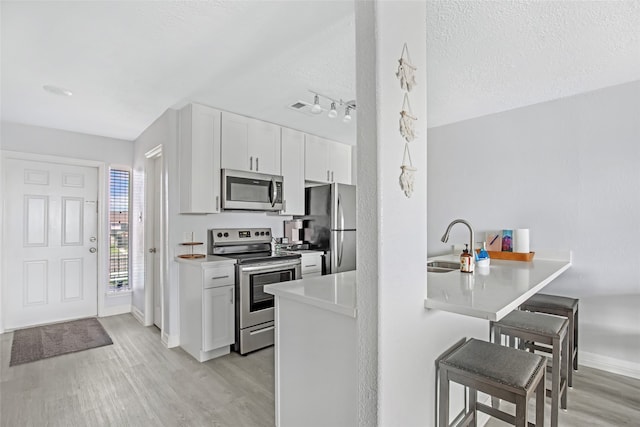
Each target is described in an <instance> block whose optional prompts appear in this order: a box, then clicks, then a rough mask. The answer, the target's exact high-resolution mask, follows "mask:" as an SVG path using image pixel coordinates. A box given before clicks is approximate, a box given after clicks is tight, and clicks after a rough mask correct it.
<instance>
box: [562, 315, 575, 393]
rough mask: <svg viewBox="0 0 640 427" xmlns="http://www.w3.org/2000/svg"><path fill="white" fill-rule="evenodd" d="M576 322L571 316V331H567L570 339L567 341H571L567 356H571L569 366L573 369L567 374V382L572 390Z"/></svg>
mask: <svg viewBox="0 0 640 427" xmlns="http://www.w3.org/2000/svg"><path fill="white" fill-rule="evenodd" d="M574 321H575V318H574V316H569V330H568V331H567V337H568V339H567V341H569V352H568V353H567V355H568V356H569V359H568V360H569V361H570V363H569V366H571V369H569V372H568V373H567V381H568V385H569V387H571V388H573V349H574V346H575V333H574V329H573V328H574V323H573V322H574ZM565 357H567V356H565ZM563 366H564V365H563Z"/></svg>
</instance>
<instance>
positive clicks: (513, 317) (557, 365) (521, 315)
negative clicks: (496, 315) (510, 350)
mask: <svg viewBox="0 0 640 427" xmlns="http://www.w3.org/2000/svg"><path fill="white" fill-rule="evenodd" d="M568 325H569V320H568V319H566V318H563V317H557V316H550V315H548V314H542V313H531V312H528V311H518V310H515V311H512V312H511V313H509V314H507V315H506V316H505V317H504V318H503V319H502V320H500V321H498V322H491V326H490V331H489V336H490V337H493V338H492V339H493V342H497V343H499V342H500V341H501V336H502V335H506V336H507V337H512V338H518V339H520V344H521V346H523V345H524V343H525V342H535V343H542V344H546V345H549V346H551V355H552V364H551V390H550V393H549V391H548V392H547V395H549V394H550V395H551V427H557V426H558V406H562V409H567V371H568V370H569V369H568V368H569V357H568V354H569V346H568V339H567V331H568Z"/></svg>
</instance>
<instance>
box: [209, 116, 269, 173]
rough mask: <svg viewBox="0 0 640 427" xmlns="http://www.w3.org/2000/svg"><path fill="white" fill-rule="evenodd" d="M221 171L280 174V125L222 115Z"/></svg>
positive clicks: (243, 117)
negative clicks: (234, 170)
mask: <svg viewBox="0 0 640 427" xmlns="http://www.w3.org/2000/svg"><path fill="white" fill-rule="evenodd" d="M221 146H222V156H221V166H222V168H228V169H236V170H242V171H248V172H261V173H266V174H271V175H280V126H278V125H274V124H273V123H267V122H263V121H261V120H256V119H252V118H249V117H245V116H240V115H238V114H233V113H227V112H222V141H221Z"/></svg>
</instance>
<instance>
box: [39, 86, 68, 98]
mask: <svg viewBox="0 0 640 427" xmlns="http://www.w3.org/2000/svg"><path fill="white" fill-rule="evenodd" d="M42 88H43V89H44V90H46V91H47V92H51V93H53V94H55V95H60V96H71V95H73V92H71V91H70V90H69V89H65V88H63V87H60V86H53V85H44V86H42Z"/></svg>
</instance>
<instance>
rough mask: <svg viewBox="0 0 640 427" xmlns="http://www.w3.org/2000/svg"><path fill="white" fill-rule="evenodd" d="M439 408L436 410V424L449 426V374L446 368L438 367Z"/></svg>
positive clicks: (443, 426)
mask: <svg viewBox="0 0 640 427" xmlns="http://www.w3.org/2000/svg"><path fill="white" fill-rule="evenodd" d="M438 400H439V401H440V410H439V411H438V424H439V426H440V427H449V375H448V372H447V369H446V368H442V367H441V368H440V398H439V399H438Z"/></svg>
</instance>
